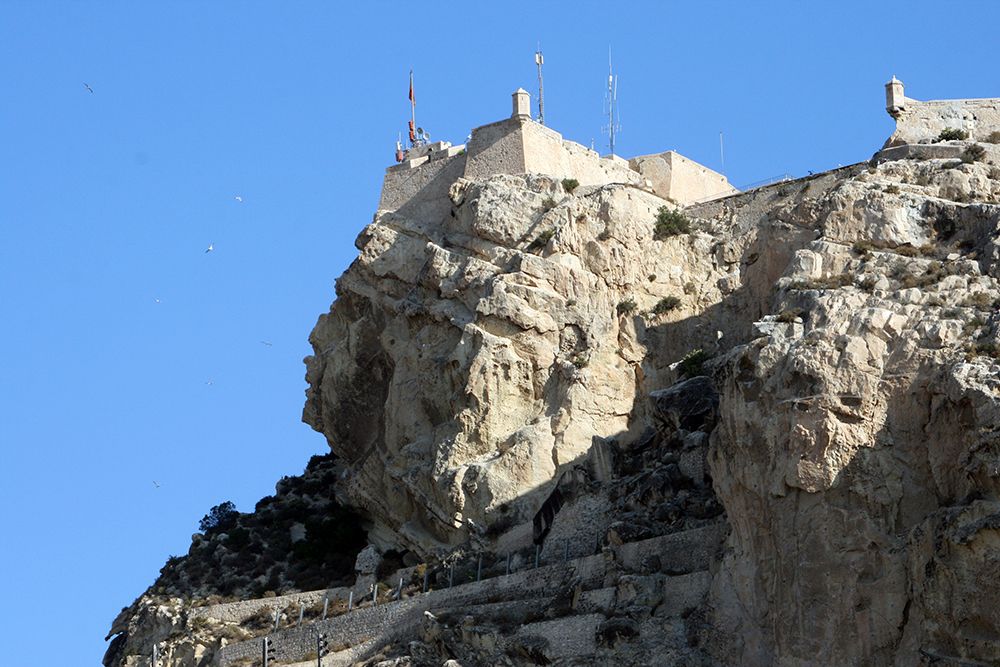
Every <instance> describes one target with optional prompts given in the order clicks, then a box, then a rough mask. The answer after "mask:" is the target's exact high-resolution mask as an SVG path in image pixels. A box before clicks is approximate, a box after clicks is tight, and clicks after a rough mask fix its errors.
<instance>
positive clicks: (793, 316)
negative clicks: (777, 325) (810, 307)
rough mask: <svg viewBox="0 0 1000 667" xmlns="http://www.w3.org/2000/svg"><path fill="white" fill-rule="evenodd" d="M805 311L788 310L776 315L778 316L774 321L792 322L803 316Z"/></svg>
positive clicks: (798, 309) (797, 309)
mask: <svg viewBox="0 0 1000 667" xmlns="http://www.w3.org/2000/svg"><path fill="white" fill-rule="evenodd" d="M805 312H806V311H804V310H802V309H801V308H789V309H787V310H783V311H781V312H780V313H778V316H777V317H775V318H774V319H775V320H777V321H778V322H794V321H795V320H797V319H799V318H800V317H802V316H803V315H804V314H805Z"/></svg>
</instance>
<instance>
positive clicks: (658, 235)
mask: <svg viewBox="0 0 1000 667" xmlns="http://www.w3.org/2000/svg"><path fill="white" fill-rule="evenodd" d="M690 232H691V221H690V220H688V219H687V216H685V215H684V214H683V213H681V212H680V211H671V210H670V209H668V208H667V207H666V206H661V207H660V209H659V211H657V213H656V224H655V226H654V227H653V238H654V239H656V240H657V241H662V240H664V239H667V238H670V237H671V236H677V235H678V234H689V233H690Z"/></svg>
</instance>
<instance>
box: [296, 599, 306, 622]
mask: <svg viewBox="0 0 1000 667" xmlns="http://www.w3.org/2000/svg"><path fill="white" fill-rule="evenodd" d="M305 615H306V603H305V602H301V601H300V602H299V622H298V623H296V624H295V627H299V626H300V625H302V618H303V617H304V616H305Z"/></svg>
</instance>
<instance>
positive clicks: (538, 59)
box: [535, 44, 545, 125]
mask: <svg viewBox="0 0 1000 667" xmlns="http://www.w3.org/2000/svg"><path fill="white" fill-rule="evenodd" d="M544 63H545V58H543V57H542V45H541V44H539V45H538V50H537V51H535V64H536V65H538V124H539V125H545V89H544V88H543V87H542V65H543V64H544Z"/></svg>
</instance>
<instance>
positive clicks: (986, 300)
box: [961, 292, 993, 310]
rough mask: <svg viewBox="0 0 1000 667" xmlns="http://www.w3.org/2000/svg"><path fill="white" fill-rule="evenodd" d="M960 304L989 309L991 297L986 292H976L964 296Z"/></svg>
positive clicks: (991, 305)
mask: <svg viewBox="0 0 1000 667" xmlns="http://www.w3.org/2000/svg"><path fill="white" fill-rule="evenodd" d="M961 305H963V306H965V307H966V308H978V309H979V310H989V309H990V308H992V307H993V298H992V297H991V296H990V295H989V294H987V293H986V292H976V293H975V294H970V295H969V296H967V297H965V299H964V300H963V301H962V303H961Z"/></svg>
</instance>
